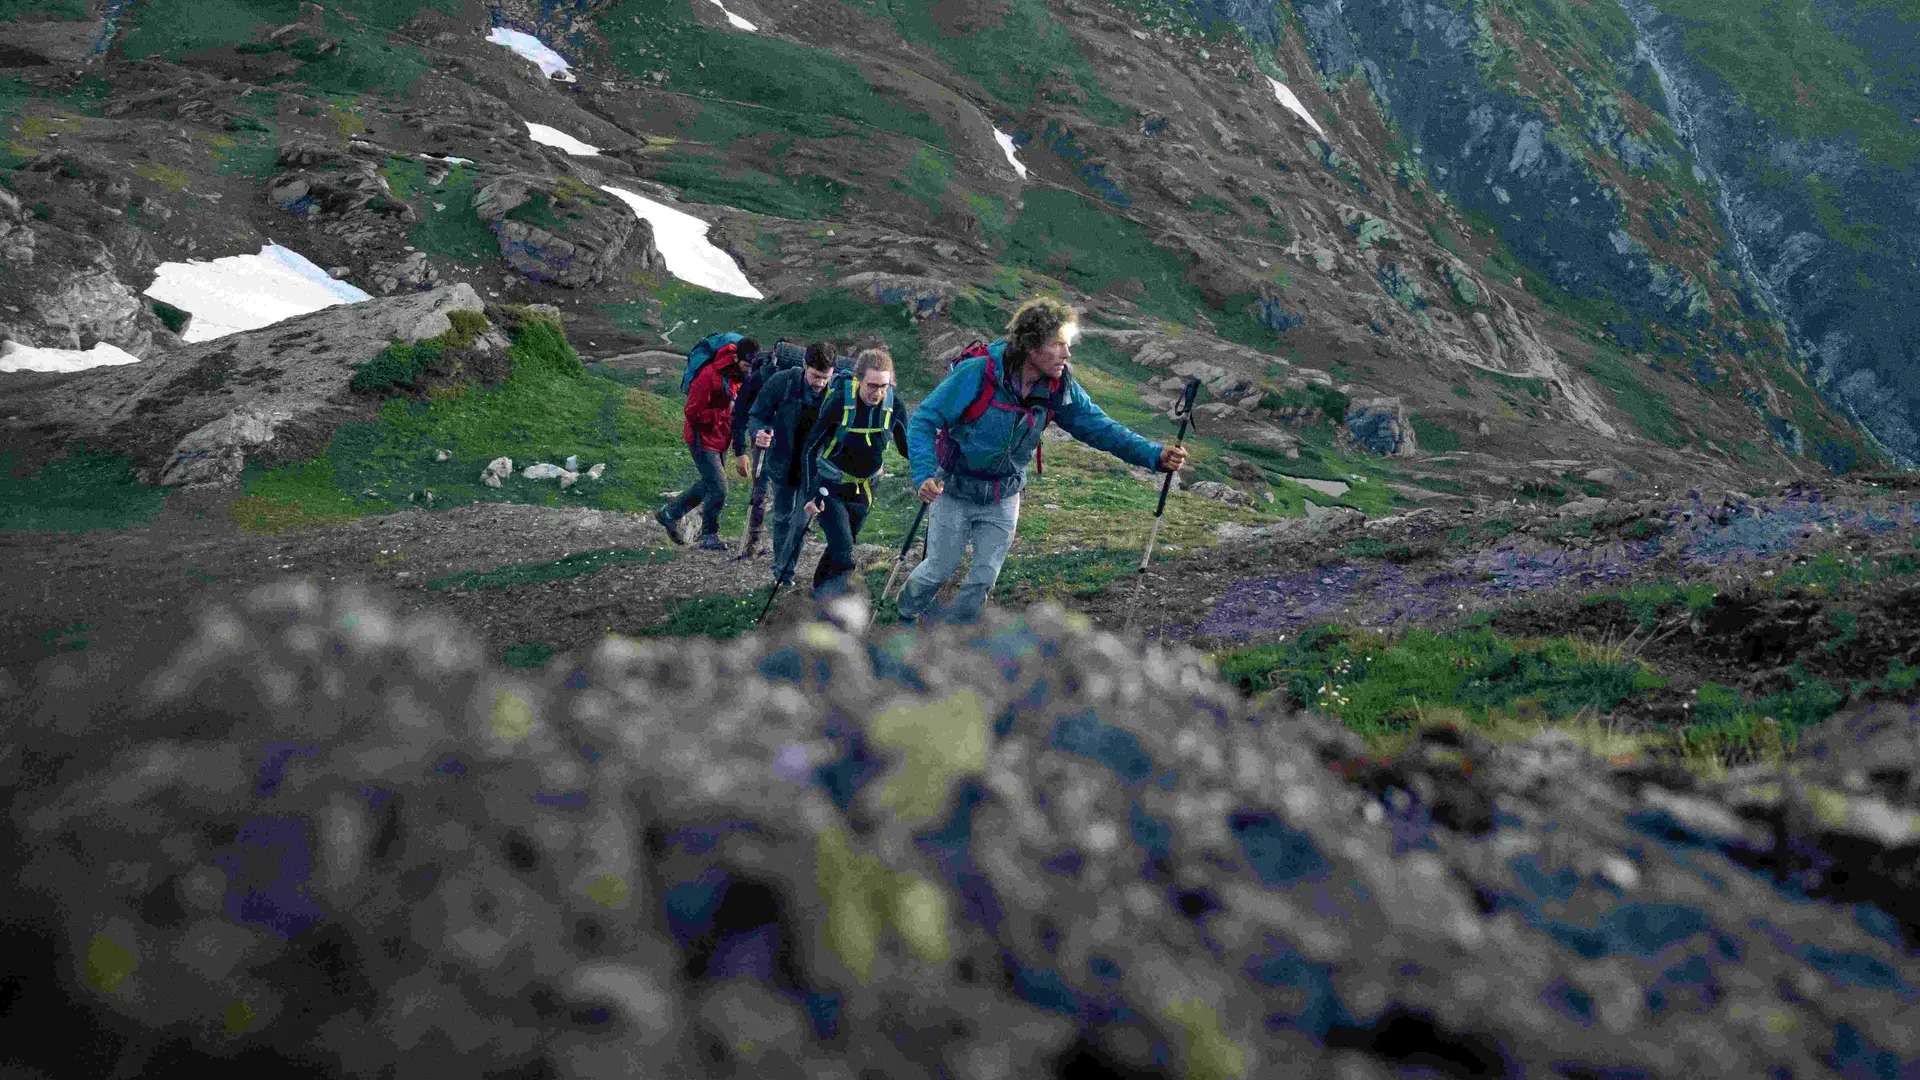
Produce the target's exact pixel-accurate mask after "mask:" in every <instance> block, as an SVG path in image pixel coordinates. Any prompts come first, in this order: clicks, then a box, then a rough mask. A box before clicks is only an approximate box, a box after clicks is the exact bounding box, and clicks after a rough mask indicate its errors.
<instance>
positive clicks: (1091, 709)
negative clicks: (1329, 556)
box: [0, 583, 1920, 1080]
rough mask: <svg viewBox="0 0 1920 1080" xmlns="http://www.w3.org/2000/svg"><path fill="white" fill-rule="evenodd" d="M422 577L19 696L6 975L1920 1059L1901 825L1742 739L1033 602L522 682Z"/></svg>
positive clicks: (639, 1036) (962, 1020) (845, 1044)
mask: <svg viewBox="0 0 1920 1080" xmlns="http://www.w3.org/2000/svg"><path fill="white" fill-rule="evenodd" d="M404 610H405V609H404V608H403V607H401V606H400V605H399V604H398V603H397V602H395V601H394V600H390V599H388V598H386V597H384V596H374V595H369V594H366V593H362V592H358V591H355V590H351V589H346V588H338V589H321V588H318V587H316V586H314V585H312V584H293V583H289V584H285V585H279V586H274V587H271V588H267V589H262V590H260V591H258V592H255V593H253V594H251V595H249V596H246V597H244V598H243V599H242V600H241V601H240V602H238V603H235V604H225V605H222V604H216V605H214V606H212V607H211V608H210V609H209V610H208V611H207V612H206V613H205V614H204V615H203V616H202V617H201V621H200V622H199V624H198V626H196V627H192V628H190V629H189V631H188V634H187V640H186V641H184V642H183V643H181V644H180V645H179V646H178V647H177V650H176V651H173V653H172V655H171V656H170V657H165V658H162V659H159V660H158V662H156V663H154V664H153V666H151V667H150V668H148V669H146V670H132V671H128V672H126V673H125V675H124V676H122V679H123V681H124V685H119V684H118V683H113V682H103V683H102V685H100V686H97V687H95V686H83V687H79V688H72V687H66V688H61V689H59V690H52V689H49V690H47V691H45V692H43V693H41V694H40V695H39V696H36V697H34V698H31V699H29V700H28V701H26V702H25V703H24V704H25V706H26V709H27V711H26V713H25V715H26V716H28V717H29V718H30V719H29V721H28V722H26V723H23V724H19V725H14V726H12V727H9V728H8V729H7V730H6V733H5V735H4V736H3V737H4V739H5V740H6V744H5V745H4V747H0V750H3V751H4V752H0V770H4V773H3V774H0V788H3V789H4V790H6V791H7V792H8V799H9V802H10V806H9V807H8V810H9V812H8V813H7V814H6V815H5V816H4V817H0V828H4V829H5V830H7V832H8V833H9V834H10V835H9V840H10V841H11V845H12V846H10V847H9V850H10V851H14V852H17V856H16V858H15V859H13V860H10V861H9V864H8V866H7V868H6V870H5V871H4V879H3V880H0V885H3V886H4V889H5V894H4V895H0V901H3V902H5V903H6V906H7V910H8V911H9V913H10V914H12V915H14V916H15V917H17V918H21V919H24V920H27V921H29V923H31V922H32V921H33V920H46V921H47V925H48V926H49V928H50V929H51V930H52V931H53V933H52V938H51V940H50V941H48V942H46V943H45V944H40V943H35V942H33V941H32V940H31V939H28V938H25V937H23V938H22V940H21V943H20V944H21V947H20V948H19V949H17V950H16V953H15V954H14V955H11V956H10V957H9V966H10V970H12V971H14V972H15V973H16V974H17V975H19V976H21V977H20V978H19V980H18V985H17V989H18V990H19V992H18V993H17V994H16V995H15V1000H14V1002H13V1004H15V1005H16V1006H21V1007H28V1008H34V1009H41V1008H49V1009H50V1008H52V1007H54V1006H55V1005H60V1004H64V1003H67V1002H70V1004H65V1009H66V1010H67V1012H66V1013H65V1015H66V1017H67V1020H66V1022H65V1023H63V1030H62V1032H61V1033H60V1034H59V1036H57V1037H60V1038H68V1037H70V1036H71V1034H72V1028H73V1026H75V1025H78V1026H79V1027H80V1028H82V1029H83V1030H84V1029H86V1028H89V1027H92V1026H94V1025H99V1026H101V1027H103V1028H108V1029H112V1030H118V1031H122V1032H125V1033H128V1034H133V1035H136V1036H138V1035H140V1034H142V1033H145V1035H146V1038H145V1039H142V1038H138V1037H136V1038H134V1039H132V1040H130V1041H125V1042H123V1041H122V1040H120V1039H114V1040H111V1041H108V1042H107V1043H106V1045H107V1046H109V1047H118V1046H121V1045H125V1046H128V1047H130V1048H137V1049H138V1052H140V1053H145V1052H147V1048H149V1047H151V1046H152V1045H154V1043H155V1042H157V1041H158V1040H160V1039H162V1038H165V1039H168V1040H172V1041H171V1044H170V1045H169V1047H168V1049H167V1051H166V1053H167V1060H168V1062H169V1063H170V1064H171V1065H174V1066H176V1067H180V1068H196V1067H198V1068H201V1069H205V1068H208V1067H210V1066H213V1065H214V1064H215V1062H216V1059H217V1058H218V1059H227V1058H230V1057H231V1056H233V1055H236V1054H246V1055H248V1060H249V1061H250V1063H252V1064H254V1065H256V1066H261V1065H264V1066H267V1067H269V1068H272V1067H274V1066H275V1063H278V1062H284V1063H286V1065H285V1066H282V1067H289V1066H291V1065H292V1064H293V1063H294V1062H296V1061H298V1062H300V1063H301V1067H304V1068H317V1069H321V1070H324V1071H328V1072H331V1073H333V1074H335V1075H355V1076H359V1075H386V1076H391V1077H393V1078H395V1080H407V1078H411V1077H438V1076H446V1075H449V1074H453V1073H458V1074H465V1075H478V1074H480V1073H487V1072H499V1071H502V1070H507V1071H519V1072H525V1073H528V1074H531V1073H535V1072H540V1073H544V1074H551V1075H554V1076H556V1077H587V1076H602V1075H609V1074H615V1073H619V1074H633V1073H637V1072H644V1073H645V1074H647V1075H660V1076H680V1077H719V1076H737V1075H748V1074H750V1075H762V1076H838V1077H853V1076H857V1075H860V1074H861V1073H862V1072H863V1071H865V1072H871V1073H875V1074H877V1075H886V1076H897V1077H918V1076H929V1077H930V1076H938V1075H943V1074H944V1075H949V1076H964V1077H982V1076H1015V1075H1018V1076H1048V1075H1065V1074H1067V1073H1069V1072H1071V1071H1072V1069H1073V1068H1074V1066H1072V1065H1071V1063H1072V1062H1076V1061H1077V1062H1082V1063H1087V1062H1091V1063H1093V1065H1092V1066H1088V1065H1084V1064H1083V1065H1081V1066H1078V1067H1079V1068H1097V1069H1098V1074H1102V1075H1114V1074H1118V1075H1135V1074H1137V1075H1170V1074H1168V1073H1166V1072H1165V1071H1164V1069H1163V1068H1161V1067H1156V1066H1155V1064H1154V1062H1155V1060H1156V1059H1158V1060H1161V1061H1168V1060H1173V1061H1181V1062H1183V1063H1184V1065H1183V1067H1182V1069H1181V1073H1180V1074H1181V1075H1186V1076H1214V1077H1231V1076H1243V1077H1254V1076H1279V1075H1300V1076H1329V1077H1334V1076H1390V1075H1395V1074H1396V1073H1397V1072H1399V1071H1401V1070H1402V1069H1413V1068H1422V1069H1428V1071H1430V1068H1429V1066H1430V1063H1431V1062H1432V1061H1434V1060H1436V1058H1438V1059H1440V1060H1445V1061H1447V1062H1449V1063H1450V1066H1449V1067H1450V1068H1452V1069H1453V1070H1454V1071H1456V1072H1458V1073H1460V1074H1462V1075H1475V1076H1480V1075H1490V1076H1501V1075H1506V1076H1518V1075H1533V1074H1536V1073H1538V1074H1542V1075H1545V1074H1548V1073H1558V1074H1565V1075H1596V1076H1598V1075H1609V1076H1616V1075H1636V1074H1638V1075H1660V1076H1694V1075H1699V1076H1704V1075H1716V1076H1720V1075H1724V1076H1769V1075H1776V1074H1785V1073H1789V1072H1790V1073H1791V1074H1792V1075H1795V1076H1817V1075H1825V1074H1826V1072H1828V1071H1830V1070H1829V1068H1828V1063H1829V1062H1830V1061H1831V1060H1832V1058H1833V1055H1834V1053H1835V1047H1836V1046H1839V1047H1841V1048H1842V1050H1841V1053H1843V1054H1844V1055H1846V1057H1845V1060H1849V1061H1866V1062H1869V1063H1877V1064H1874V1065H1872V1067H1871V1068H1870V1069H1868V1072H1874V1073H1875V1074H1878V1073H1886V1074H1888V1075H1893V1074H1897V1073H1898V1071H1899V1063H1900V1062H1902V1061H1912V1060H1915V1059H1916V1058H1920V1030H1916V1028H1915V1027H1914V1025H1912V1024H1911V1023H1908V1022H1907V1020H1906V1017H1907V1015H1908V1014H1909V1012H1910V1007H1911V1000H1910V999H1911V996H1912V995H1913V993H1914V992H1915V988H1914V985H1913V984H1914V981H1915V977H1914V975H1913V973H1912V972H1913V968H1912V965H1911V963H1910V961H1908V960H1907V959H1906V954H1905V952H1904V950H1905V949H1907V948H1910V947H1911V938H1910V937H1908V936H1907V935H1909V934H1911V933H1912V931H1913V929H1914V928H1916V927H1920V924H1915V923H1912V922H1909V921H1903V920H1906V919H1907V918H1908V917H1909V916H1911V914H1912V903H1911V900H1910V898H1909V894H1908V893H1905V892H1902V891H1901V890H1900V889H1899V888H1898V887H1897V886H1896V885H1895V884H1894V883H1895V882H1896V881H1898V880H1899V875H1900V874H1902V873H1904V872H1906V870H1905V869H1903V868H1909V867H1910V866H1911V860H1912V857H1911V847H1910V846H1908V847H1905V848H1903V847H1900V846H1898V845H1897V843H1890V842H1888V841H1886V840H1883V839H1877V838H1875V834H1873V833H1872V832H1871V830H1854V831H1850V832H1848V833H1847V834H1846V835H1845V836H1844V837H1842V836H1841V835H1840V834H1839V833H1838V832H1837V831H1836V827H1834V826H1831V825H1826V824H1824V823H1823V819H1822V818H1821V817H1820V816H1818V815H1817V814H1814V813H1803V811H1802V810H1798V809H1795V810H1792V811H1791V812H1789V813H1786V814H1784V815H1778V814H1776V815H1773V816H1764V817H1753V816H1744V815H1743V814H1742V813H1741V812H1739V810H1738V809H1737V808H1738V807H1739V806H1740V805H1741V803H1740V800H1752V799H1762V798H1764V797H1766V796H1767V795H1768V794H1772V795H1773V796H1774V798H1775V799H1776V800H1778V801H1782V802H1783V803H1784V804H1785V805H1788V806H1789V808H1792V807H1805V806H1808V805H1825V804H1823V803H1821V802H1820V799H1815V800H1811V801H1809V800H1800V801H1799V802H1792V801H1791V800H1792V799H1794V798H1796V797H1795V796H1791V795H1783V794H1781V793H1780V792H1778V791H1772V792H1770V791H1769V789H1768V788H1767V783H1766V780H1765V777H1763V776H1759V775H1747V776H1743V777H1742V778H1741V784H1740V786H1739V790H1738V791H1737V792H1736V791H1735V790H1734V789H1733V788H1732V786H1731V785H1727V786H1714V785H1709V784H1705V783H1703V782H1699V781H1695V780H1692V779H1691V778H1689V777H1686V776H1685V775H1684V774H1677V775H1676V774H1673V773H1670V772H1664V771H1659V770H1649V769H1624V770H1617V769H1613V768H1610V767H1609V766H1608V765H1607V763H1606V762H1604V761H1601V760H1598V759H1596V758H1593V757H1592V756H1590V755H1588V754H1587V753H1586V752H1585V751H1583V750H1582V749H1581V748H1580V747H1579V746H1578V745H1577V744H1575V743H1574V742H1573V741H1572V740H1571V739H1570V738H1568V737H1567V736H1565V735H1563V734H1559V733H1555V734H1550V735H1543V736H1541V737H1539V738H1536V739H1534V740H1533V741H1531V742H1528V743H1524V744H1518V745H1512V746H1499V747H1496V746H1491V745H1488V744H1486V743H1485V742H1483V741H1481V740H1479V739H1478V738H1477V737H1476V736H1474V735H1473V734H1472V733H1471V732H1469V731H1459V730H1453V729H1435V730H1432V731H1430V732H1428V733H1426V734H1424V735H1422V736H1420V737H1417V738H1416V739H1415V740H1414V742H1413V743H1412V745H1411V747H1410V748H1409V749H1408V750H1407V751H1405V752H1403V753H1400V754H1398V755H1396V756H1393V757H1389V758H1378V757H1370V756H1368V755H1367V754H1366V752H1365V747H1364V744H1363V743H1361V741H1360V740H1359V739H1358V737H1357V736H1355V735H1353V734H1352V733H1350V732H1348V731H1346V730H1345V729H1344V728H1342V727H1340V726H1339V725H1338V724H1335V723H1333V722H1330V721H1327V720H1325V719H1322V718H1320V717H1317V716H1314V715H1312V714H1308V713H1296V712H1290V711H1288V710H1287V709H1286V708H1285V707H1284V706H1282V705H1281V704H1279V703H1277V702H1274V701H1269V702H1267V703H1266V704H1264V705H1260V706H1256V705H1255V704H1254V703H1252V702H1250V701H1248V700H1247V699H1245V698H1243V697H1241V696H1240V695H1239V694H1238V693H1236V692H1235V691H1234V690H1232V689H1231V688H1229V687H1228V686H1226V685H1225V684H1224V683H1223V682H1221V680H1220V679H1219V677H1218V676H1217V675H1216V674H1215V673H1214V671H1213V669H1212V667H1211V665H1210V664H1209V663H1208V662H1207V661H1206V659H1205V658H1204V657H1203V656H1202V655H1201V654H1200V653H1198V652H1194V651H1192V650H1189V649H1186V648H1181V647H1167V646H1163V645H1152V646H1147V647H1145V648H1142V646H1141V645H1140V644H1139V643H1138V642H1128V641H1123V640H1122V639H1120V638H1117V637H1114V636H1112V635H1108V634H1104V633H1098V632H1093V631H1091V630H1089V629H1087V628H1086V624H1085V622H1084V620H1080V619H1078V618H1077V617H1074V616H1070V615H1068V614H1066V613H1065V612H1062V611H1060V610H1058V609H1054V608H1047V607H1040V608H1035V609H1031V610H1029V611H1028V612H1027V613H1026V614H1025V615H1024V616H1021V617H1018V618H1015V617H1009V616H1005V615H1001V614H998V613H994V612H990V613H989V614H988V617H987V618H986V620H985V621H984V623H983V624H982V625H979V626H973V627H964V628H935V629H932V630H929V631H924V632H914V633H900V632H898V631H897V630H892V629H888V630H885V631H882V632H879V633H877V634H876V635H875V636H874V637H872V638H868V637H866V636H864V635H862V634H860V633H849V632H847V631H846V630H844V629H841V628H840V627H838V626H835V625H832V624H829V623H826V622H821V621H806V620H802V621H800V622H797V623H794V624H790V625H787V626H784V627H775V628H773V629H770V630H768V631H767V632H764V633H761V634H755V635H749V636H746V637H743V638H738V639H734V640H730V641H713V640H705V639H689V640H674V639H653V640H648V641H630V640H624V639H617V638H615V639H608V640H606V641H605V642H603V643H601V644H599V645H597V646H595V647H593V648H591V649H590V650H588V651H586V652H584V653H582V654H580V655H578V656H577V657H575V658H574V659H573V660H572V661H571V662H568V663H561V664H554V665H551V666H550V667H549V668H547V669H546V670H544V671H542V672H538V673H535V672H527V671H520V670H509V669H503V668H499V667H496V666H493V665H492V664H490V663H489V662H488V661H487V660H486V658H485V657H484V655H483V653H484V650H483V646H482V642H481V640H480V638H479V637H478V636H477V635H475V634H473V633H471V632H470V631H468V630H466V629H464V628H462V627H460V626H458V625H455V624H452V623H449V622H447V621H445V620H444V618H443V617H442V616H439V615H437V614H434V613H431V612H423V613H417V614H411V615H409V614H404V613H403V612H404ZM866 615H867V609H866V608H865V606H864V605H863V604H861V603H860V601H858V600H857V599H852V598H850V599H848V600H847V601H844V602H843V603H842V605H841V606H840V607H839V608H837V609H836V610H835V612H834V615H833V617H834V619H835V621H836V622H838V623H840V624H841V625H843V626H853V627H862V626H865V625H866V622H867V618H866ZM310 687H324V688H326V689H327V692H325V693H317V692H307V691H306V690H304V689H303V688H310ZM96 702H113V703H114V704H115V706H116V708H114V709H104V708H97V707H96ZM109 733H112V734H113V735H114V736H115V737H114V738H112V739H107V738H103V736H104V735H107V734H109ZM584 747H591V748H592V749H591V751H583V749H582V748H584ZM56 762H57V763H58V767H39V766H40V765H43V764H45V763H56ZM27 763H35V767H27ZM1775 779H1776V787H1778V786H1779V785H1778V784H1777V780H1778V779H1779V778H1778V777H1776V778H1775ZM1787 787H1788V788H1789V789H1791V787H1792V785H1787ZM1749 792H1757V794H1748V793H1749ZM1821 798H1826V797H1825V796H1822V797H1821ZM1827 801H1828V802H1831V800H1830V799H1829V800H1827ZM1831 816H1832V815H1831V814H1829V818H1828V819H1831ZM1862 831H1865V832H1867V833H1868V834H1867V835H1861V834H1860V833H1861V832H1862ZM1908 843H1909V845H1910V841H1909V842H1908ZM1776 845H1777V846H1776ZM1902 851H1905V852H1906V853H1907V854H1905V855H1904V856H1899V855H1898V853H1900V852H1902ZM1769 852H1775V853H1777V855H1778V856H1779V857H1781V858H1784V859H1786V860H1787V861H1788V865H1787V867H1786V869H1787V870H1788V873H1789V876H1787V877H1784V878H1780V877H1776V876H1775V873H1774V869H1775V866H1776V865H1777V864H1776V863H1774V862H1772V861H1770V860H1769V855H1768V853H1769ZM1808 860H1812V862H1811V863H1809V862H1808ZM1809 865H1811V866H1812V869H1810V870H1809V869H1807V867H1808V866H1809ZM1831 882H1844V883H1846V884H1845V886H1844V888H1845V889H1849V890H1853V891H1852V892H1847V893H1845V894H1844V895H1839V896H1834V897H1832V898H1828V895H1827V894H1828V891H1829V889H1830V886H1829V885H1828V884H1826V883H1831ZM1874 888H1877V889H1879V890H1880V891H1878V892H1872V891H1871V890H1872V889H1874ZM1861 890H1867V891H1866V892H1862V891H1861ZM28 946H31V947H28ZM222 958H229V959H231V960H232V961H233V962H232V963H231V964H230V966H227V967H224V968H220V969H218V972H217V975H218V977H210V976H209V975H208V971H209V970H211V969H210V968H209V965H211V964H218V963H221V962H223V960H222ZM236 1002H238V1003H240V1004H241V1005H244V1006H245V1008H236V1007H235V1003H236ZM208 1017H214V1018H217V1019H216V1020H215V1021H214V1022H207V1020H206V1018H208ZM218 1018H224V1021H222V1020H220V1019H218ZM46 1037H48V1038H52V1037H56V1036H54V1035H53V1033H52V1032H48V1033H46ZM105 1054H106V1055H107V1056H112V1055H113V1050H111V1049H109V1050H106V1051H105ZM1439 1055H1444V1057H1439ZM102 1060H103V1063H106V1064H111V1063H107V1062H106V1061H105V1058H103V1059H102ZM642 1062H644V1065H642V1064H640V1063H642ZM996 1063H997V1064H996ZM118 1064H119V1065H120V1066H121V1067H122V1069H123V1070H125V1071H131V1070H132V1069H134V1068H136V1064H135V1063H133V1062H130V1061H121V1062H119V1063H118ZM1862 1075H1867V1072H1863V1073H1862Z"/></svg>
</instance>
